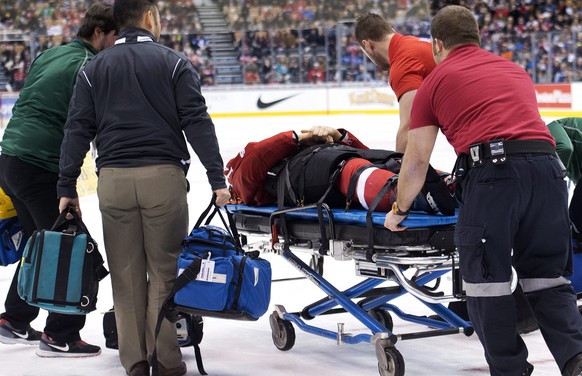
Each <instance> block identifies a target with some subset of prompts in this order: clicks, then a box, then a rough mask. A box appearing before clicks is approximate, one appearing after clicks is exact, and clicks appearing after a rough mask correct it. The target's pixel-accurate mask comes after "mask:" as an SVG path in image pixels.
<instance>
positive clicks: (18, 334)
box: [12, 332, 28, 339]
mask: <svg viewBox="0 0 582 376" xmlns="http://www.w3.org/2000/svg"><path fill="white" fill-rule="evenodd" d="M12 334H14V335H15V336H18V337H20V338H22V339H27V338H28V332H24V334H20V333H18V332H12Z"/></svg>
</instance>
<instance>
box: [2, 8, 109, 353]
mask: <svg viewBox="0 0 582 376" xmlns="http://www.w3.org/2000/svg"><path fill="white" fill-rule="evenodd" d="M115 35H116V26H115V21H114V19H113V7H112V5H110V4H104V3H95V4H93V5H92V6H91V7H90V8H89V9H88V11H87V13H86V15H85V17H84V19H83V21H82V22H81V25H80V27H79V31H78V33H77V39H76V40H75V41H73V42H71V43H69V44H67V45H63V46H58V47H54V48H51V49H48V50H46V51H44V52H43V53H42V54H40V55H39V56H38V57H37V58H36V59H35V60H34V61H33V63H32V65H31V67H30V71H29V72H28V76H27V79H26V83H25V85H24V87H23V88H22V91H21V92H20V95H19V98H18V101H17V102H16V104H15V106H14V108H13V115H12V118H11V119H10V122H9V123H8V125H7V127H6V129H5V131H4V136H3V138H2V141H1V142H0V146H1V147H2V154H1V155H0V187H1V188H2V189H3V190H4V192H5V193H6V194H7V195H8V196H9V197H10V199H11V200H12V202H13V203H14V208H15V209H16V213H17V215H18V218H19V219H20V221H21V223H22V226H23V228H24V233H25V235H26V236H30V235H31V234H32V232H33V231H34V230H41V229H46V228H50V227H52V225H53V223H54V222H55V220H56V219H57V217H58V215H59V201H58V199H57V181H58V178H59V175H58V174H59V158H60V147H61V142H62V140H63V127H64V124H65V121H66V120H67V115H68V108H69V101H70V99H71V96H72V94H73V86H74V85H75V82H76V78H77V73H78V72H79V70H80V69H81V68H82V67H84V66H85V65H86V64H87V62H89V61H90V60H91V59H92V58H93V57H94V56H95V54H97V52H99V51H101V50H103V49H105V48H107V47H110V46H111V45H113V43H114V42H115ZM18 270H19V269H18V268H17V269H16V273H15V275H14V278H13V280H12V284H11V285H10V289H9V291H8V294H7V297H6V302H5V308H6V312H4V313H2V314H1V315H0V342H2V343H8V344H13V343H23V344H32V345H35V344H38V349H37V351H36V353H37V355H38V356H41V357H76V358H78V357H86V356H96V355H99V354H100V353H101V348H99V346H94V345H90V344H87V343H85V342H84V341H82V340H81V337H80V334H79V331H80V330H81V329H82V328H83V326H84V325H85V316H84V315H63V314H57V313H52V312H51V313H49V315H48V317H47V320H46V326H45V329H44V334H42V333H40V332H38V331H36V330H34V329H32V328H31V326H30V323H31V322H32V321H33V320H34V319H35V318H36V317H37V316H38V313H39V309H38V308H36V307H33V306H29V305H28V304H27V303H26V302H25V301H23V300H22V299H21V298H20V297H19V296H18V293H17V276H18Z"/></svg>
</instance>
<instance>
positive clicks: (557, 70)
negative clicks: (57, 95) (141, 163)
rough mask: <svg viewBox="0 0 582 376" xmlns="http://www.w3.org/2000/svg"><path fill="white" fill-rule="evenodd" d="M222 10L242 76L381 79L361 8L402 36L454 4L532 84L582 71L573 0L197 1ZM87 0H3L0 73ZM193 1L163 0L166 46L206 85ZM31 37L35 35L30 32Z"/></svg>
mask: <svg viewBox="0 0 582 376" xmlns="http://www.w3.org/2000/svg"><path fill="white" fill-rule="evenodd" d="M205 1H206V2H213V3H214V4H216V5H217V6H218V7H219V9H221V10H222V12H223V14H224V17H225V19H226V21H227V22H228V24H229V30H225V32H228V33H229V34H230V35H232V39H233V43H234V46H235V47H236V49H237V51H238V57H239V61H240V63H241V64H242V66H243V73H244V82H245V83H247V84H271V83H299V82H311V83H319V82H330V81H331V82H339V81H342V82H344V81H370V80H378V81H383V80H385V78H386V77H385V76H384V73H383V72H379V71H377V70H376V67H375V66H373V64H371V63H370V62H369V61H368V62H366V59H365V58H364V56H363V55H362V53H361V51H360V49H359V47H358V45H357V43H356V42H355V38H354V36H353V28H352V24H353V22H354V20H355V18H356V17H357V16H358V15H359V14H362V13H364V12H368V11H370V12H375V13H379V14H381V15H382V16H383V17H385V18H386V19H388V20H390V21H391V22H392V23H393V25H394V28H395V29H396V30H397V31H398V32H400V33H402V34H412V35H416V36H420V37H429V30H430V18H431V16H432V15H434V14H435V13H436V12H437V11H438V10H439V9H441V8H442V7H443V6H445V5H448V4H451V3H454V4H460V5H464V6H467V7H468V8H470V9H471V10H472V11H473V13H474V14H475V17H476V18H477V20H478V23H479V26H480V28H481V38H482V46H483V48H486V49H488V50H490V51H492V52H494V53H497V54H499V55H501V56H503V57H505V58H507V59H509V60H512V61H514V62H516V63H517V64H519V65H520V66H522V67H523V68H524V69H525V70H526V71H528V73H529V74H530V75H531V76H532V78H533V79H534V81H535V82H540V83H544V82H573V81H579V80H581V79H582V25H581V22H580V19H581V16H582V6H579V4H578V3H579V2H576V1H573V0H520V1H518V0H500V1H491V0H488V1H477V0H464V1H463V0H459V1H447V0H432V1H424V0H397V1H388V0H326V1H318V0H270V1H266V0H214V1H212V0H202V1H201V2H202V3H204V2H205ZM91 2H92V1H91V0H11V1H7V2H2V3H1V4H0V53H1V55H0V76H2V75H4V79H5V80H7V81H9V85H10V86H9V88H11V89H12V90H18V89H19V88H20V87H22V83H23V82H24V79H25V77H26V71H27V68H28V66H29V65H30V63H31V60H32V59H33V57H34V56H36V54H38V53H39V52H40V51H42V50H44V49H46V48H49V47H52V46H54V45H59V44H62V43H67V42H69V41H70V40H72V39H73V38H74V37H75V34H76V31H77V30H76V27H77V25H78V24H79V19H80V17H81V16H82V14H84V12H85V11H86V9H87V7H88V6H89V5H90V4H91ZM195 3H200V1H198V2H197V0H160V1H158V6H159V8H160V15H161V24H162V38H161V42H162V43H164V44H165V45H167V46H169V47H172V48H175V49H177V50H179V51H181V52H183V53H184V54H185V55H186V56H188V57H189V58H190V60H191V61H192V63H193V64H194V66H195V67H196V68H197V69H198V71H199V72H200V74H201V77H202V82H203V84H205V85H212V84H214V83H215V80H214V77H215V68H214V66H213V58H212V53H211V51H212V46H211V45H210V44H209V42H208V39H207V38H206V37H205V35H204V34H203V29H202V25H201V22H200V18H199V15H198V13H197V12H196V5H195ZM28 35H33V36H34V38H33V39H32V42H31V41H30V40H27V36H28Z"/></svg>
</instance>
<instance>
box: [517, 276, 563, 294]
mask: <svg viewBox="0 0 582 376" xmlns="http://www.w3.org/2000/svg"><path fill="white" fill-rule="evenodd" d="M519 283H520V284H521V287H522V289H523V292H526V293H527V292H532V291H539V290H545V289H551V288H552V287H557V286H560V285H569V284H570V281H568V280H567V279H566V278H564V277H557V278H524V279H521V280H520V281H519Z"/></svg>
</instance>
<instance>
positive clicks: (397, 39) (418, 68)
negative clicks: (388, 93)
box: [388, 33, 436, 99]
mask: <svg viewBox="0 0 582 376" xmlns="http://www.w3.org/2000/svg"><path fill="white" fill-rule="evenodd" d="M388 56H390V73H389V78H388V81H389V83H390V86H391V87H392V90H393V91H394V93H395V94H396V98H398V99H400V97H401V96H402V95H403V94H404V93H406V92H408V91H410V90H415V89H418V88H419V87H420V85H421V84H422V81H423V80H424V79H425V78H426V76H428V75H429V73H430V72H432V71H433V69H434V68H435V66H436V63H435V62H434V57H433V56H432V47H431V44H430V41H429V40H428V39H419V38H417V37H413V36H408V35H407V36H404V35H402V34H398V33H396V34H394V35H393V36H392V39H391V40H390V46H388Z"/></svg>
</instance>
